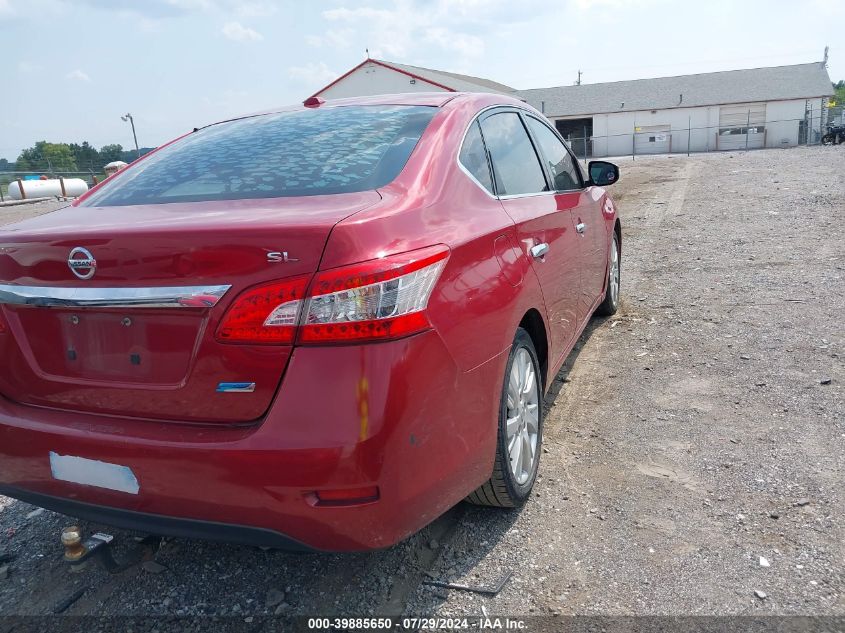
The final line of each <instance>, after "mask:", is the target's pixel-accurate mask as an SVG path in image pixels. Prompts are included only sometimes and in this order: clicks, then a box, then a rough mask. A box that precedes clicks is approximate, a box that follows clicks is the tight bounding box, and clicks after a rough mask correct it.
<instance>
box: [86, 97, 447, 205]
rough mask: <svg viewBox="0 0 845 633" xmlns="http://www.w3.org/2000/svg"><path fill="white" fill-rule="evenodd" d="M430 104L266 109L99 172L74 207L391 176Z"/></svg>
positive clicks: (337, 188) (366, 185) (302, 190)
mask: <svg viewBox="0 0 845 633" xmlns="http://www.w3.org/2000/svg"><path fill="white" fill-rule="evenodd" d="M436 112H437V108H433V107H428V106H345V107H334V108H332V107H328V108H326V107H323V108H314V109H307V110H297V111H294V112H282V113H277V114H266V115H259V116H254V117H248V118H244V119H239V120H236V121H229V122H225V123H219V124H216V125H211V126H209V127H206V128H203V129H201V130H198V131H196V132H194V133H192V134H189V135H188V136H186V137H185V138H183V139H181V140H179V141H177V142H175V143H173V144H172V145H169V146H167V147H165V148H163V149H161V150H160V151H158V152H156V153H155V154H153V155H151V156H149V157H147V158H145V159H144V160H142V161H141V162H140V163H138V164H137V165H132V166H131V167H129V168H128V169H127V170H126V171H125V172H122V173H120V174H119V175H118V176H116V177H114V180H113V181H106V183H104V185H103V187H102V188H101V189H100V190H98V191H97V192H95V193H93V194H92V195H91V196H90V197H89V198H88V199H86V200H85V201H84V202H83V203H82V205H81V206H119V205H137V204H161V203H167V202H196V201H205V200H241V199H249V198H277V197H287V196H312V195H322V194H336V193H354V192H359V191H366V190H371V189H377V188H379V187H383V186H384V185H387V184H388V183H390V182H391V181H393V180H394V179H395V178H396V176H398V175H399V172H400V171H402V168H403V167H404V166H405V163H406V162H407V161H408V158H409V157H410V155H411V152H412V151H413V149H414V147H416V144H417V142H418V141H419V139H420V137H421V136H422V134H423V132H424V131H425V129H426V126H427V125H428V124H429V122H430V121H431V119H432V118H433V117H434V115H435V114H436Z"/></svg>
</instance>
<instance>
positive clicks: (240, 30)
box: [223, 22, 264, 42]
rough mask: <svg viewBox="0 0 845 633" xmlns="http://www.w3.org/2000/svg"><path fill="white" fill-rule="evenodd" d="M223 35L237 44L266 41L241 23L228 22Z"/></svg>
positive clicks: (259, 34) (224, 26)
mask: <svg viewBox="0 0 845 633" xmlns="http://www.w3.org/2000/svg"><path fill="white" fill-rule="evenodd" d="M223 35H225V36H226V37H227V38H229V39H230V40H234V41H235V42H250V41H252V42H256V41H258V40H263V39H264V36H263V35H261V33H259V32H258V31H256V30H254V29H251V28H249V27H248V26H244V25H243V24H241V23H240V22H227V23H226V24H224V25H223Z"/></svg>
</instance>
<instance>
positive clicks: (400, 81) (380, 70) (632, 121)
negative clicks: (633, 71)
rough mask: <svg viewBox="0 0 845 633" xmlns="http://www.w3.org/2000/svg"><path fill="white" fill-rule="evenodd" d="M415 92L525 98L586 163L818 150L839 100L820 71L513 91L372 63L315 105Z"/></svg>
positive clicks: (790, 69) (813, 67)
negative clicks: (813, 146)
mask: <svg viewBox="0 0 845 633" xmlns="http://www.w3.org/2000/svg"><path fill="white" fill-rule="evenodd" d="M417 91H419V92H430V91H447V92H498V93H503V94H509V95H512V96H515V97H517V98H520V99H522V100H523V101H526V102H527V103H530V104H531V105H532V106H534V107H535V108H537V109H538V110H540V111H541V112H543V113H544V114H545V115H546V116H547V117H548V118H549V119H551V120H552V121H554V122H555V125H556V126H557V129H558V130H559V131H560V133H561V134H562V135H563V136H564V138H567V139H568V140H569V141H570V144H571V145H572V149H573V150H574V151H575V153H576V154H577V155H579V156H583V155H588V156H617V155H630V154H631V153H632V152H633V153H635V154H659V153H671V152H684V153H686V152H687V151H692V152H704V151H713V150H726V149H746V148H747V149H756V148H761V147H789V146H793V145H798V144H799V143H806V142H808V141H809V142H811V143H812V142H817V141H818V139H819V137H820V135H821V131H822V128H823V125H824V123H825V116H826V103H827V99H828V97H829V96H831V95H832V94H833V88H832V84H831V82H830V77H829V76H828V74H827V70H826V67H825V64H824V63H823V62H815V63H810V64H798V65H792V66H777V67H773V68H755V69H749V70H731V71H725V72H716V73H703V74H698V75H682V76H678V77H661V78H657V79H637V80H633V81H617V82H610V83H599V84H582V85H579V86H558V87H553V88H537V89H531V90H515V89H514V88H511V87H510V86H506V85H504V84H500V83H496V82H493V81H490V80H487V79H481V78H479V77H470V76H468V75H458V74H454V73H448V72H444V71H439V70H432V69H429V68H421V67H418V66H408V65H406V64H397V63H394V62H386V61H382V60H376V59H368V60H365V61H364V62H362V63H361V64H359V65H358V66H356V67H355V68H353V69H352V70H350V71H349V72H347V73H346V74H345V75H343V76H341V77H339V78H338V79H337V80H335V81H334V82H332V83H331V84H329V85H328V86H326V87H325V88H323V89H322V90H320V91H319V92H317V93H316V95H315V96H320V97H322V98H325V99H336V98H341V97H351V96H362V95H372V94H390V93H398V92H417ZM585 138H586V139H587V143H586V144H585V142H584V139H585Z"/></svg>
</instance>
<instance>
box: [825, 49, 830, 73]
mask: <svg viewBox="0 0 845 633" xmlns="http://www.w3.org/2000/svg"><path fill="white" fill-rule="evenodd" d="M829 52H830V46H825V47H824V67H825V68H827V54H828V53H829Z"/></svg>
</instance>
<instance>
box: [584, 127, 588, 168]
mask: <svg viewBox="0 0 845 633" xmlns="http://www.w3.org/2000/svg"><path fill="white" fill-rule="evenodd" d="M584 166H585V167H586V166H587V126H586V125H585V126H584Z"/></svg>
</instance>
